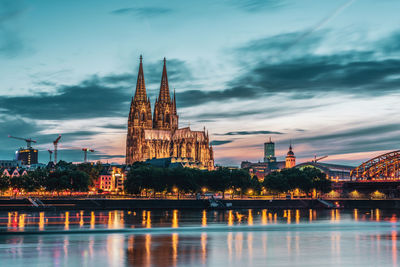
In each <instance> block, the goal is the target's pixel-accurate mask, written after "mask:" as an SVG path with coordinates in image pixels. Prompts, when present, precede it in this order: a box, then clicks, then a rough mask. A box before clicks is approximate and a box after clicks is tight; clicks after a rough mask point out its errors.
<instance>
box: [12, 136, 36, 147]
mask: <svg viewBox="0 0 400 267" xmlns="http://www.w3.org/2000/svg"><path fill="white" fill-rule="evenodd" d="M8 137H9V138H13V139H17V140H23V141H25V142H26V146H27V147H28V149H30V148H32V143H36V141H35V140H32V139H31V138H22V137H15V136H11V135H9V136H8Z"/></svg>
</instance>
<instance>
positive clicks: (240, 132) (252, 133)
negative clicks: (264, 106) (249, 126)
mask: <svg viewBox="0 0 400 267" xmlns="http://www.w3.org/2000/svg"><path fill="white" fill-rule="evenodd" d="M256 134H283V133H281V132H275V131H237V132H227V133H222V134H215V135H256Z"/></svg>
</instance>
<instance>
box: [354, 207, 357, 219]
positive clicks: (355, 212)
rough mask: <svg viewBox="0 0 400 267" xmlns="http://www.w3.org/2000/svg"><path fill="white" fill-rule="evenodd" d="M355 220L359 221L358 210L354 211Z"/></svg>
mask: <svg viewBox="0 0 400 267" xmlns="http://www.w3.org/2000/svg"><path fill="white" fill-rule="evenodd" d="M354 220H355V221H358V210H357V209H354Z"/></svg>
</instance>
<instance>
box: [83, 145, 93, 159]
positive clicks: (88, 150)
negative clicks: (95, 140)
mask: <svg viewBox="0 0 400 267" xmlns="http://www.w3.org/2000/svg"><path fill="white" fill-rule="evenodd" d="M82 151H83V162H84V163H86V162H87V153H88V152H94V150H93V149H90V148H86V147H84V148H82Z"/></svg>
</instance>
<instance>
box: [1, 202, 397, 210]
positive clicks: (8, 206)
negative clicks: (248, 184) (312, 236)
mask: <svg viewBox="0 0 400 267" xmlns="http://www.w3.org/2000/svg"><path fill="white" fill-rule="evenodd" d="M41 202H42V203H43V205H42V204H41V205H38V207H35V206H34V205H32V203H31V202H30V201H29V200H28V199H1V200H0V210H1V211H31V210H112V209H115V210H133V209H139V210H140V209H146V210H149V209H201V210H203V209H209V208H211V207H210V202H209V201H208V200H188V199H184V200H170V199H42V200H41ZM218 202H220V203H223V204H224V205H220V206H218V207H216V208H218V209H318V208H333V207H340V208H348V209H355V208H359V209H375V208H380V209H400V200H398V199H393V200H354V199H351V200H350V199H349V200H343V199H340V200H328V201H327V203H323V202H321V201H318V200H316V199H278V200H251V199H246V200H237V199H235V200H219V201H218ZM327 204H334V205H332V206H329V205H327Z"/></svg>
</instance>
